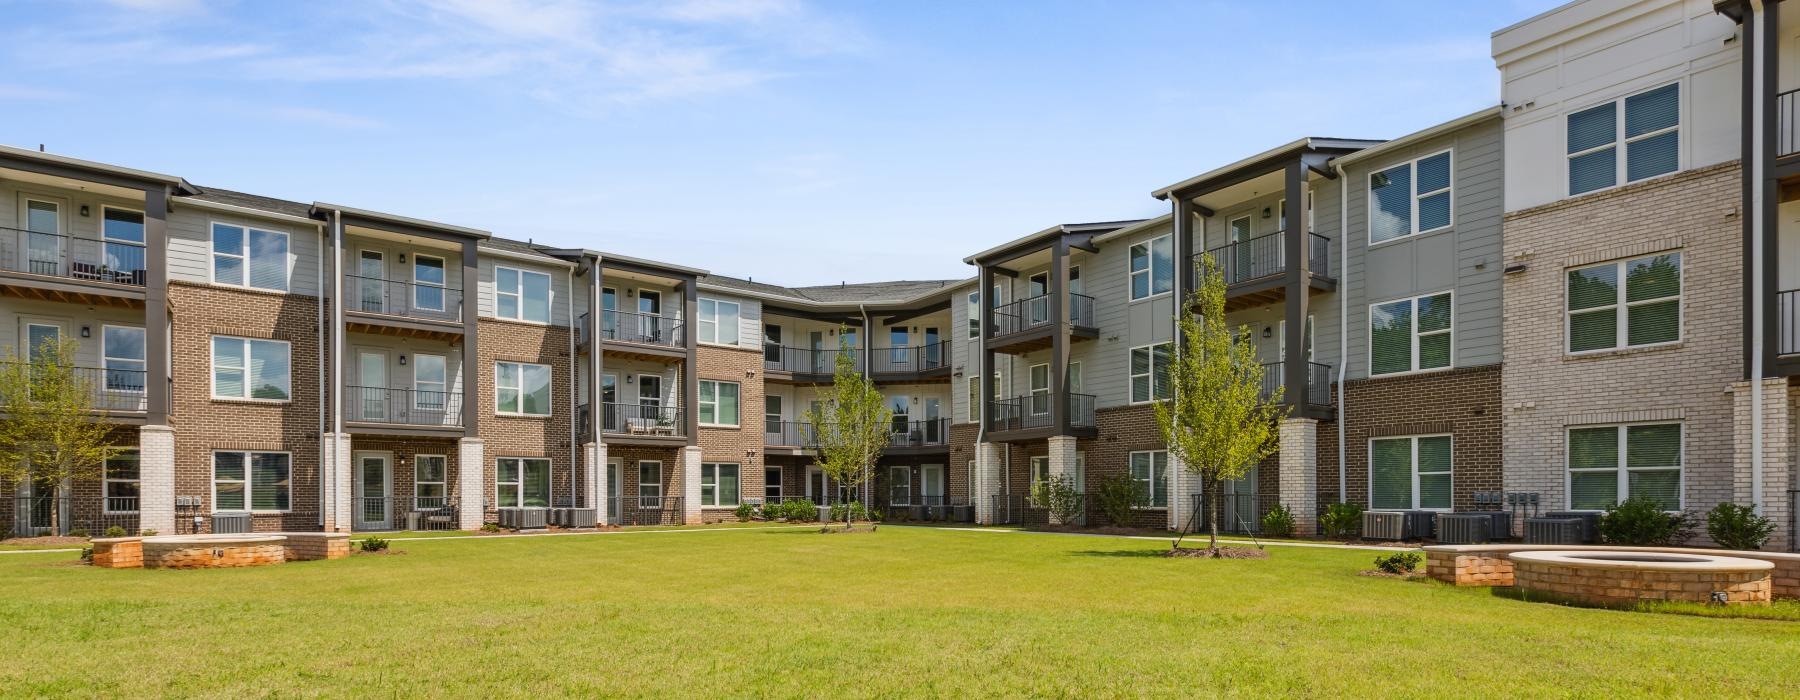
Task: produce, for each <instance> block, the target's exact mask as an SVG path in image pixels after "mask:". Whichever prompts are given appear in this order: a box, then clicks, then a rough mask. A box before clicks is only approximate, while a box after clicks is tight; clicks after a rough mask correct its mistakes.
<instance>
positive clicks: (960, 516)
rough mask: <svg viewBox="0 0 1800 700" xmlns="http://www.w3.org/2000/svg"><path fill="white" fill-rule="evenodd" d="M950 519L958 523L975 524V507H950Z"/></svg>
mask: <svg viewBox="0 0 1800 700" xmlns="http://www.w3.org/2000/svg"><path fill="white" fill-rule="evenodd" d="M950 518H951V519H952V520H955V521H956V522H959V523H972V522H975V506H950Z"/></svg>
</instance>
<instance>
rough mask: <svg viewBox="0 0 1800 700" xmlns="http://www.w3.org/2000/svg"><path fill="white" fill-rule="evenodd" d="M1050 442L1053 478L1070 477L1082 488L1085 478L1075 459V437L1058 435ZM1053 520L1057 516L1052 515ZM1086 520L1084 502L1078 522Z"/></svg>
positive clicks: (1073, 482)
mask: <svg viewBox="0 0 1800 700" xmlns="http://www.w3.org/2000/svg"><path fill="white" fill-rule="evenodd" d="M1049 442H1050V455H1049V459H1048V462H1049V467H1050V476H1051V477H1053V478H1054V477H1059V476H1061V477H1068V479H1069V483H1070V484H1071V485H1073V486H1074V487H1075V488H1076V489H1077V490H1080V489H1082V486H1083V483H1082V481H1083V480H1082V474H1081V470H1080V465H1079V464H1078V463H1077V462H1076V460H1075V437H1074V436H1072V435H1057V436H1054V437H1051V438H1050V440H1049ZM1051 520H1052V521H1053V522H1054V521H1055V520H1056V518H1055V516H1051ZM1086 520H1087V517H1086V506H1085V504H1084V506H1083V513H1082V515H1081V516H1079V517H1077V518H1076V523H1080V522H1083V521H1086ZM1059 524H1062V523H1059Z"/></svg>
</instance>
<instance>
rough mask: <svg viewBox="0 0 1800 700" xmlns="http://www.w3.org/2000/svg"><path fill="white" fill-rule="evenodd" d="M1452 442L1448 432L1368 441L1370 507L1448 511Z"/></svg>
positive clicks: (1451, 480) (1376, 508)
mask: <svg viewBox="0 0 1800 700" xmlns="http://www.w3.org/2000/svg"><path fill="white" fill-rule="evenodd" d="M1453 443H1454V441H1453V440H1452V438H1451V437H1450V436H1449V435H1408V436H1404V437H1386V438H1375V439H1372V440H1369V507H1370V508H1371V509H1374V510H1450V506H1451V500H1450V489H1451V485H1452V482H1453V476H1452V462H1453V459H1452V457H1451V454H1452V447H1453Z"/></svg>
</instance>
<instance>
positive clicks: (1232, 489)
mask: <svg viewBox="0 0 1800 700" xmlns="http://www.w3.org/2000/svg"><path fill="white" fill-rule="evenodd" d="M1256 471H1257V468H1256V467H1255V466H1252V467H1250V470H1249V471H1246V472H1244V475H1243V476H1242V477H1239V478H1236V479H1232V480H1231V481H1227V482H1225V484H1224V486H1225V493H1224V498H1225V502H1224V503H1222V504H1221V505H1222V506H1223V507H1222V508H1220V509H1219V513H1220V516H1221V517H1222V519H1225V520H1229V521H1230V522H1222V523H1219V525H1220V526H1222V527H1225V528H1226V529H1229V530H1231V531H1232V532H1254V531H1256V529H1257V527H1258V526H1259V525H1260V524H1261V518H1260V517H1259V514H1258V513H1257V512H1256Z"/></svg>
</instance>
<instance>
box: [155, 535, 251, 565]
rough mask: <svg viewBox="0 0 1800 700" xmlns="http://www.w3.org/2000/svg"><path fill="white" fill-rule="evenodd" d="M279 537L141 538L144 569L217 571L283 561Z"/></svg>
mask: <svg viewBox="0 0 1800 700" xmlns="http://www.w3.org/2000/svg"><path fill="white" fill-rule="evenodd" d="M286 542H287V538H286V537H283V536H280V535H254V534H242V535H166V536H162V537H146V538H144V542H143V547H144V568H146V569H217V568H230V567H239V566H264V565H268V564H280V563H282V562H284V561H287V547H286Z"/></svg>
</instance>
